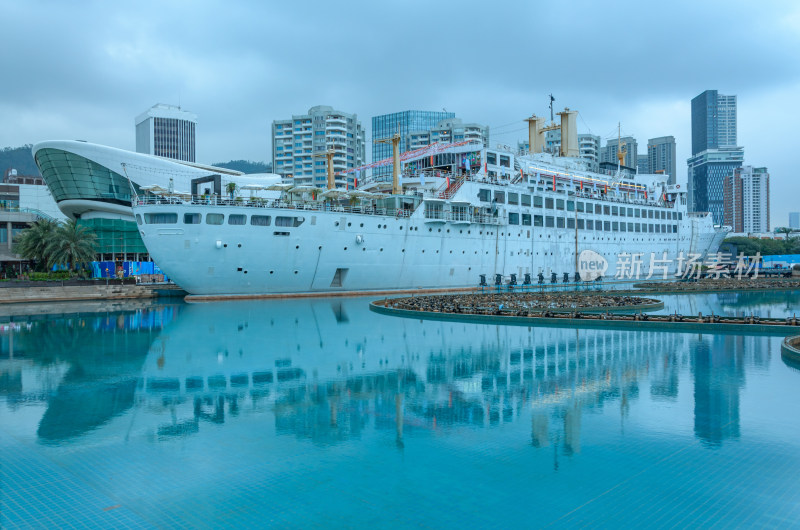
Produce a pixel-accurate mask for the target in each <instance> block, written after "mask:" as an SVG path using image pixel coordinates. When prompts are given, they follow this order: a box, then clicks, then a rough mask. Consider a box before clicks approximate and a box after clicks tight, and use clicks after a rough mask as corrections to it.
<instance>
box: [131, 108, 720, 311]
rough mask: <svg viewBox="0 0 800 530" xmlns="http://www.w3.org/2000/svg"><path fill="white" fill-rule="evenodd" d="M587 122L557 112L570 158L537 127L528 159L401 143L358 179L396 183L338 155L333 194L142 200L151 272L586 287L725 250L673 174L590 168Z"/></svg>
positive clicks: (331, 286) (183, 281) (270, 283)
mask: <svg viewBox="0 0 800 530" xmlns="http://www.w3.org/2000/svg"><path fill="white" fill-rule="evenodd" d="M576 114H577V113H576V112H575V111H570V110H569V109H566V110H565V111H564V112H560V113H559V116H560V118H561V123H560V128H561V133H562V135H561V137H562V146H561V150H560V153H559V155H560V156H556V155H554V154H550V153H546V152H544V150H545V149H544V146H545V142H544V131H545V130H547V129H553V128H556V127H558V126H556V125H549V126H547V125H545V120H544V119H543V118H539V117H536V116H533V117H531V118H529V119H528V120H527V121H528V123H529V142H530V143H529V145H530V146H531V148H530V149H529V150H527V152H524V153H519V152H514V151H513V150H512V149H511V148H508V147H504V146H498V147H497V148H494V149H493V148H487V147H485V146H484V145H483V144H481V143H474V142H470V141H464V142H456V143H452V144H446V145H442V144H434V145H432V146H427V147H424V148H420V149H417V150H416V151H411V152H407V153H403V154H402V155H401V154H400V153H399V149H398V145H399V135H398V136H396V137H395V138H393V139H392V140H391V141H392V142H393V144H394V156H393V157H392V158H390V159H387V160H384V161H380V162H376V163H373V164H370V165H369V166H364V167H362V168H355V170H352V171H360V170H364V169H369V168H370V167H375V166H378V165H382V164H383V165H390V164H391V165H392V167H393V175H392V178H391V181H388V180H381V179H380V178H373V179H362V180H363V182H361V183H360V185H359V186H357V187H356V188H355V189H349V190H348V189H345V188H343V187H337V179H336V177H337V175H334V174H333V170H332V166H333V164H332V163H331V161H332V157H333V152H332V151H329V152H328V153H323V155H327V157H328V164H327V166H328V183H327V184H328V186H327V187H328V189H327V190H322V189H315V188H311V187H310V186H294V187H292V185H291V184H273V185H272V186H268V187H267V188H266V189H267V190H273V192H275V193H278V192H280V195H279V196H273V198H269V199H267V198H264V196H259V197H245V196H239V197H235V196H228V197H222V196H218V195H203V196H197V195H192V196H185V195H184V196H176V195H174V194H173V195H170V194H152V193H145V195H144V196H141V195H138V194H137V195H136V196H135V197H134V200H133V211H134V214H135V218H136V222H137V223H138V226H139V232H140V234H141V236H142V240H143V241H144V243H145V245H146V246H147V249H148V251H149V253H150V256H151V257H152V258H153V260H154V261H155V262H156V263H158V264H159V266H160V267H161V268H162V269H163V270H164V271H165V272H166V274H168V275H169V276H170V277H171V278H172V279H173V280H174V281H175V282H176V283H177V284H179V285H180V286H181V287H183V288H184V289H186V291H187V292H189V293H190V295H194V296H200V297H204V296H208V297H218V296H245V297H249V296H264V295H273V294H274V295H286V294H304V293H317V294H324V293H342V292H344V293H347V292H364V291H369V292H387V291H413V290H437V289H456V288H470V287H475V286H477V285H479V283H483V282H484V281H488V282H489V283H512V284H513V283H518V284H526V283H536V282H538V281H542V278H544V279H545V281H547V282H550V281H551V280H556V279H557V280H558V281H559V282H561V281H565V280H568V281H581V280H582V281H586V280H589V279H592V278H591V277H587V275H586V274H584V275H583V276H582V277H581V276H580V275H579V274H578V275H576V273H579V271H580V270H584V271H585V270H586V269H585V268H583V267H582V265H583V264H584V263H583V260H585V259H592V260H594V261H595V262H597V263H595V265H596V269H598V270H600V271H601V274H602V275H603V276H605V277H614V276H615V275H617V272H618V270H619V268H620V267H621V266H622V265H623V264H622V261H621V260H622V259H625V256H628V257H630V256H632V255H639V256H640V261H641V264H640V265H637V267H640V268H641V273H642V274H643V275H647V274H648V272H649V271H650V270H651V268H652V269H653V270H655V267H651V265H654V264H660V267H659V274H661V271H664V273H665V274H666V273H667V272H669V273H674V272H675V270H676V269H677V268H678V267H679V266H680V265H679V264H680V263H681V262H684V263H685V261H686V259H688V258H692V259H695V260H702V259H704V258H705V257H706V256H707V255H708V254H709V253H715V252H716V251H717V249H718V247H719V244H720V243H721V242H722V240H723V239H724V237H725V235H726V233H727V232H728V231H729V229H728V228H726V227H715V226H714V224H713V220H712V217H711V214H710V213H707V212H704V213H698V212H689V211H687V193H686V190H685V189H682V188H681V187H680V185H668V183H667V175H661V174H655V175H644V174H631V173H625V172H623V171H622V170H620V169H618V170H617V171H612V172H609V174H602V173H597V172H591V171H588V170H587V166H586V163H585V161H583V160H581V159H580V158H579V156H578V154H579V153H578V142H577V132H576V127H575V117H576ZM338 185H339V186H341V185H342V182H339V183H338ZM345 186H346V184H345ZM587 256H588V258H587ZM629 261H630V260H629ZM593 268H594V266H593ZM667 270H668V271H667ZM637 273H638V271H637Z"/></svg>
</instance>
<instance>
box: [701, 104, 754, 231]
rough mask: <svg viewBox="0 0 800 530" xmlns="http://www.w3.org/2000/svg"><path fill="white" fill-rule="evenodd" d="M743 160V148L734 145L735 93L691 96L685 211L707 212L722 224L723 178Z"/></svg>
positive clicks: (739, 165)
mask: <svg viewBox="0 0 800 530" xmlns="http://www.w3.org/2000/svg"><path fill="white" fill-rule="evenodd" d="M743 161H744V149H743V148H742V147H737V146H736V96H725V95H722V94H720V93H718V92H717V91H716V90H706V91H705V92H703V93H702V94H700V95H698V96H697V97H695V98H694V99H692V157H691V158H689V160H688V166H689V167H688V170H689V171H688V172H689V175H688V176H689V189H688V195H689V210H690V211H696V212H711V213H712V214H713V216H714V222H715V223H717V224H722V223H723V212H724V205H723V187H724V182H725V178H726V177H728V176H730V175H733V172H734V170H735V169H737V168H739V167H741V166H742V163H743Z"/></svg>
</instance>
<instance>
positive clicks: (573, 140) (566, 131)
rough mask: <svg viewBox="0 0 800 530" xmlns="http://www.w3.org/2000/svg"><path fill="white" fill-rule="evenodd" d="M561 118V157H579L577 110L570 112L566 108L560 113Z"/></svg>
mask: <svg viewBox="0 0 800 530" xmlns="http://www.w3.org/2000/svg"><path fill="white" fill-rule="evenodd" d="M558 115H559V117H560V118H561V156H571V157H575V158H577V157H579V156H580V154H581V153H580V149H579V148H578V127H577V123H576V116H577V115H578V111H577V110H569V107H565V108H564V110H563V111H562V112H559V113H558Z"/></svg>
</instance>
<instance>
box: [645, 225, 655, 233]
mask: <svg viewBox="0 0 800 530" xmlns="http://www.w3.org/2000/svg"><path fill="white" fill-rule="evenodd" d="M647 226H648V227H649V228H648V230H647V231H648V232H649V233H651V234H652V233H653V232H655V229H654V228H653V225H652V223H651V224H649V225H647Z"/></svg>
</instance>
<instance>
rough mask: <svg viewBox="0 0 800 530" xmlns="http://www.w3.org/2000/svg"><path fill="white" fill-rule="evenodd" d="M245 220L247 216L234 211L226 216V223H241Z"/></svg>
mask: <svg viewBox="0 0 800 530" xmlns="http://www.w3.org/2000/svg"><path fill="white" fill-rule="evenodd" d="M246 222H247V216H246V215H242V214H238V213H234V214H231V215H229V216H228V224H229V225H243V224H245V223H246Z"/></svg>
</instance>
